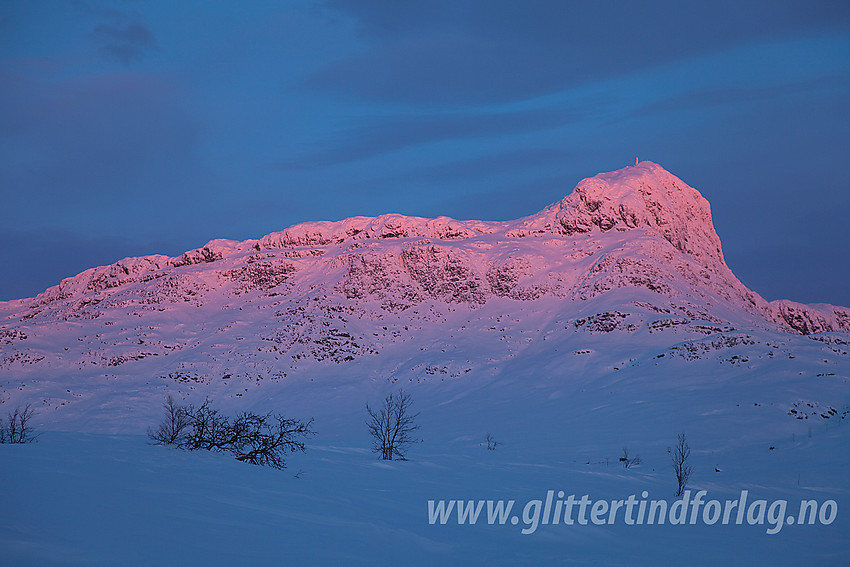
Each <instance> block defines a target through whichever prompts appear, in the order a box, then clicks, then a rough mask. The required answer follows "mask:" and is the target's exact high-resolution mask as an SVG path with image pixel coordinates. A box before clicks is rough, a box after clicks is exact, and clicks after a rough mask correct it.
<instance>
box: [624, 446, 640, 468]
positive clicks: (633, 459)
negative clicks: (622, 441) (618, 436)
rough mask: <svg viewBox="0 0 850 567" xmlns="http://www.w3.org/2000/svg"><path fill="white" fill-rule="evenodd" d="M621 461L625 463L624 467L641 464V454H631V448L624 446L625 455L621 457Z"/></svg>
mask: <svg viewBox="0 0 850 567" xmlns="http://www.w3.org/2000/svg"><path fill="white" fill-rule="evenodd" d="M620 462H621V463H623V468H627V469H628V468H630V467H633V466H635V465H639V464H640V455H634V456H631V455H629V448H628V447H623V456H622V457H620Z"/></svg>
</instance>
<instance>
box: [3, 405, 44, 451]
mask: <svg viewBox="0 0 850 567" xmlns="http://www.w3.org/2000/svg"><path fill="white" fill-rule="evenodd" d="M33 415H35V410H34V409H32V407H30V405H29V404H27V405H26V406H24V408H23V409H21V408H20V407H17V408H15V411H13V412H12V413H10V414H8V415H7V416H6V422H5V423H3V424H2V427H0V443H32V442H33V441H35V439H36V437H37V436H36V435H34V434H33V431H32V428H31V427H30V424H29V422H30V419H32V416H33Z"/></svg>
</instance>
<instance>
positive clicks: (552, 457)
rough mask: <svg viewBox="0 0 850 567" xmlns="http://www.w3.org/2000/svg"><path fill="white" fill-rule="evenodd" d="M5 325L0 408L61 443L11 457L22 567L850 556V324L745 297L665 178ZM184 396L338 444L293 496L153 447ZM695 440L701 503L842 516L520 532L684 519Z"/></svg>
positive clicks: (257, 257)
mask: <svg viewBox="0 0 850 567" xmlns="http://www.w3.org/2000/svg"><path fill="white" fill-rule="evenodd" d="M0 317H2V319H0V401H2V404H0V410H2V413H3V414H5V413H6V412H7V411H8V410H11V409H13V408H15V407H17V406H21V405H24V404H26V403H31V404H32V405H33V407H35V408H36V410H37V412H38V413H37V414H36V418H35V426H36V428H37V429H38V430H39V431H41V432H42V435H41V437H40V438H39V440H38V442H37V443H33V444H29V445H0V485H2V486H3V487H4V491H3V495H2V499H0V564H3V565H7V564H8V565H117V564H121V565H151V564H158V565H192V564H198V565H234V564H257V565H288V564H292V565H298V564H317V565H343V564H346V565H347V564H353V565H356V564H364V565H366V564H369V565H372V564H386V565H435V564H457V565H472V564H485V563H486V564H504V565H513V564H535V565H565V564H567V565H569V564H574V565H661V564H672V563H674V562H675V563H681V564H688V565H717V564H724V565H728V564H733V565H754V564H776V565H791V564H794V565H798V564H800V563H805V564H818V565H844V564H846V561H847V560H848V558H850V539H848V538H847V535H846V534H847V533H850V520H848V511H850V499H848V491H849V490H850V483H848V481H847V479H848V478H850V454H848V452H847V447H848V441H850V413H848V412H850V356H848V351H850V334H848V329H850V311H848V309H846V308H843V307H835V306H830V305H817V306H808V305H801V304H797V303H794V302H791V301H781V302H770V303H769V302H766V301H765V300H763V299H762V298H761V297H759V296H758V295H757V294H755V293H754V292H752V291H750V290H748V289H747V288H746V287H745V286H744V285H743V284H741V283H740V282H739V281H738V280H737V279H736V278H735V276H734V275H733V274H732V273H731V271H730V270H729V269H728V267H727V266H726V264H725V262H724V261H723V254H722V250H721V248H720V241H719V238H717V235H716V233H715V231H714V228H713V225H712V222H711V213H710V209H709V205H708V203H707V202H706V201H705V199H703V198H702V196H701V195H700V194H699V193H698V192H697V191H696V190H695V189H693V188H691V187H689V186H687V185H686V184H685V183H684V182H683V181H681V180H680V179H678V178H676V177H675V176H673V175H672V174H670V173H669V172H667V171H665V170H664V169H663V168H661V167H660V166H658V165H656V164H653V163H650V162H642V163H641V164H639V165H638V166H635V167H629V168H625V169H623V170H620V171H617V172H611V173H606V174H600V175H598V176H596V177H593V178H590V179H586V180H584V181H582V182H581V183H579V185H578V186H577V187H576V189H575V191H573V193H571V194H570V195H568V196H567V197H565V198H564V199H563V200H562V201H560V202H559V203H555V204H553V205H551V206H550V207H548V208H546V209H544V210H543V211H541V212H540V213H538V214H536V215H532V216H529V217H526V218H523V219H518V220H516V221H506V222H484V221H457V220H453V219H448V218H438V219H420V218H410V217H403V216H401V215H384V216H381V217H377V218H364V217H356V218H352V219H346V220H343V221H339V222H334V223H330V222H317V223H305V224H302V225H297V226H294V227H290V228H289V229H286V230H284V231H282V232H279V233H274V234H271V235H267V236H265V237H263V238H261V239H259V240H251V241H246V242H233V241H222V240H217V241H212V242H210V243H209V244H208V245H207V246H205V247H204V248H201V249H198V250H194V251H190V252H187V253H186V254H184V255H182V256H180V257H176V258H168V257H164V256H148V257H144V258H128V259H125V260H122V261H120V262H117V263H116V264H113V265H111V266H105V267H100V268H93V269H91V270H87V271H86V272H83V273H82V274H79V275H77V276H74V277H72V278H68V279H66V280H64V281H63V282H62V283H61V284H59V285H58V286H55V287H53V288H51V289H49V290H47V291H45V292H44V293H42V294H41V295H39V296H38V297H36V298H32V299H24V300H17V301H13V302H5V303H0ZM399 388H404V390H405V391H406V392H407V393H410V394H411V395H412V396H413V400H414V404H415V409H416V410H417V411H419V412H421V413H420V415H419V417H418V420H417V422H418V423H419V424H420V425H421V430H420V432H419V433H420V434H421V437H422V443H421V444H418V445H415V446H414V447H413V448H412V449H411V451H410V453H409V457H410V460H409V461H404V462H382V461H379V460H377V458H376V455H375V454H373V453H372V452H370V450H369V448H370V439H369V438H368V436H367V432H366V427H365V423H364V421H365V407H364V406H365V403H366V402H370V403H373V404H374V403H376V402H378V401H380V400H381V399H382V398H383V396H385V395H386V394H387V393H389V392H392V391H397V390H398V389H399ZM168 394H172V395H174V396H175V397H176V398H178V399H180V400H185V401H187V402H194V403H200V402H201V401H203V400H204V399H205V398H207V397H208V398H210V399H211V400H212V401H213V403H214V404H215V405H216V407H219V408H221V409H222V410H223V411H225V412H228V413H235V412H237V411H240V410H247V409H250V410H255V411H278V412H283V413H285V414H286V415H288V416H291V417H296V418H309V417H314V418H315V429H316V431H317V433H318V434H317V435H316V437H314V438H313V439H311V440H309V441H308V450H307V453H306V454H294V455H289V456H288V458H287V464H288V467H287V469H286V470H284V471H277V470H273V469H264V468H260V467H254V466H251V465H246V464H242V463H239V462H236V461H235V460H233V459H231V458H229V457H228V456H226V455H222V454H209V453H188V452H181V451H178V450H174V449H171V448H167V447H161V446H153V445H150V444H148V442H147V439H146V438H145V436H144V432H145V430H146V429H147V428H148V427H149V426H152V425H155V424H156V423H157V422H158V421H159V419H160V417H161V412H162V409H161V403H162V401H163V400H164V398H165V396H166V395H168ZM682 432H684V433H686V434H687V438H688V441H689V443H690V446H691V448H692V455H691V463H692V465H693V467H694V473H693V476H692V477H691V479H690V482H689V486H688V487H689V488H690V489H691V491H692V492H693V493H696V492H697V491H699V490H705V491H707V494H706V496H705V500H712V499H713V500H717V501H719V502H720V503H721V504H723V503H724V502H725V501H726V500H730V501H731V500H735V499H738V498H739V497H740V494H741V491H742V490H746V491H748V492H749V499H750V501H751V502H752V501H754V500H759V499H763V500H766V501H767V505H770V504H771V503H773V502H775V501H777V500H787V501H788V505H787V510H786V511H785V514H786V516H796V515H797V512H798V508H799V502H800V501H801V500H809V499H813V500H816V501H817V502H818V503H819V504H823V503H824V502H827V501H830V500H831V501H834V502H835V506H836V509H837V515H836V516H835V517H834V518H827V519H828V520H830V521H828V522H816V523H815V525H797V524H796V522H794V523H780V524H779V525H778V526H776V525H774V526H773V530H774V531H776V529H777V527H778V528H779V529H778V533H775V534H768V533H767V531H768V530H769V529H770V528H771V523H770V521H768V519H763V520H762V523H761V524H759V523H758V522H757V521H756V524H755V525H750V524H749V522H748V521H747V520H746V518H745V519H744V521H743V525H734V524H735V522H734V517H735V514H733V515H732V517H733V520H732V522H731V524H732V525H722V523H721V522H717V523H716V524H714V525H707V524H706V523H704V522H703V521H701V520H700V521H697V523H696V524H693V525H691V524H687V525H669V523H665V524H664V525H627V524H626V523H625V521H624V519H623V516H622V515H620V516H619V517H617V518H616V519H615V521H614V522H613V523H611V524H607V523H606V524H605V525H592V523H591V525H572V526H565V525H551V524H548V525H539V526H537V528H536V529H535V530H534V531H533V533H528V534H523V533H522V530H523V529H526V531H528V528H529V523H528V522H527V521H525V519H524V518H523V507H524V506H525V505H526V503H527V502H529V501H532V500H541V501H545V500H546V498H547V492H548V491H550V490H551V491H554V493H555V494H557V493H558V492H559V491H563V492H564V494H565V497H566V496H569V495H570V494H574V495H575V497H576V499H579V498H581V496H582V495H585V494H587V495H588V496H589V498H590V499H592V500H606V501H608V502H609V503H610V501H612V500H614V501H617V500H625V499H627V498H628V497H629V496H630V495H635V496H636V498H637V499H641V497H642V496H641V495H642V493H643V492H644V491H646V492H647V493H648V498H647V500H653V499H655V500H659V499H662V500H663V499H666V500H667V501H668V503H670V504H672V503H673V502H674V498H673V495H674V492H675V479H674V476H673V470H672V467H671V464H670V456H669V454H668V449H669V448H670V447H672V446H673V445H674V444H675V442H676V436H677V434H679V433H682ZM487 433H491V434H492V435H493V437H495V439H496V440H497V441H499V442H500V443H501V444H500V445H499V446H498V447H497V448H496V450H493V451H490V450H487V448H486V445H485V443H484V440H485V436H486V434H487ZM623 447H628V448H629V450H630V453H631V454H632V455H634V454H639V455H640V456H641V460H642V462H641V463H640V464H639V465H637V466H633V467H631V468H628V469H626V468H624V467H623V466H622V465H621V464H620V462H619V458H620V457H621V456H622V451H623ZM499 499H504V500H511V499H512V500H515V505H514V506H515V507H514V509H513V512H512V514H513V515H516V516H517V523H516V524H512V523H511V521H510V520H508V521H507V522H506V523H505V525H487V521H486V510H485V511H484V512H482V516H481V517H480V518H479V520H478V522H477V523H476V524H475V525H469V524H468V522H467V523H465V524H464V525H459V521H458V516H457V513H456V511H455V513H454V514H453V515H452V516H451V517H449V518H448V521H447V522H446V523H445V524H444V525H441V523H440V522H439V521H437V522H436V523H435V524H433V525H432V524H431V523H429V509H428V501H429V500H446V501H448V500H464V501H470V500H473V501H477V500H499ZM828 511H829V510H826V512H828ZM757 512H758V510H757V509H756V510H754V514H757ZM828 515H829V514H827V516H828ZM825 517H826V516H825ZM698 520H699V518H698ZM756 520H757V518H756ZM775 523H776V522H774V524H775Z"/></svg>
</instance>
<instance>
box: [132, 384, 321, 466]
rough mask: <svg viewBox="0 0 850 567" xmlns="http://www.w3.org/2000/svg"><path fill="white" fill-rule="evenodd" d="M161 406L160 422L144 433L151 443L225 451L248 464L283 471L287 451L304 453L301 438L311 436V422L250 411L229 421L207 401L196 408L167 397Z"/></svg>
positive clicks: (193, 449) (189, 448) (195, 449)
mask: <svg viewBox="0 0 850 567" xmlns="http://www.w3.org/2000/svg"><path fill="white" fill-rule="evenodd" d="M163 407H164V408H165V418H164V420H163V422H162V423H161V424H160V425H159V427H158V428H157V429H156V430H155V431H149V432H148V435H149V436H150V437H151V439H153V440H154V441H155V442H157V443H160V444H163V445H176V446H177V447H179V448H181V449H186V450H188V451H197V450H199V449H204V450H207V451H221V452H227V453H231V454H232V455H233V456H234V457H235V458H236V460H237V461H242V462H244V463H251V464H252V465H261V466H269V467H273V468H276V469H283V468H286V461H285V460H284V455H285V454H286V453H287V451H289V452H293V451H302V452H303V451H305V450H306V445H305V443H304V439H306V438H307V437H310V436H312V435H314V434H315V432H314V431H313V430H312V428H311V426H312V423H313V420H312V419H310V420H308V421H301V420H298V419H290V418H287V417H284V416H283V415H280V414H273V413H267V414H256V413H253V412H240V413H239V414H238V415H237V416H236V417H235V418H234V419H230V418H228V417H227V416H225V415H222V414H221V413H219V411H218V410H217V409H215V408H213V407H212V405H211V404H210V401H209V400H205V401H204V403H203V404H201V405H200V406H198V407H197V408H196V407H195V406H193V405H191V404H189V405H185V406H181V405H179V404H177V403H176V402H175V401H174V400H173V399H172V398H171V396H169V397H168V398H167V399H166V401H165V404H163Z"/></svg>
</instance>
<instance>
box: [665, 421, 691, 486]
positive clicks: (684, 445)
mask: <svg viewBox="0 0 850 567" xmlns="http://www.w3.org/2000/svg"><path fill="white" fill-rule="evenodd" d="M676 440H677V441H676V446H675V447H674V448H673V451H672V452H671V453H670V457H671V459H672V460H673V472H675V473H676V496H677V497H679V496H681V495H682V493H684V492H685V487H686V486H687V485H688V479H689V478H690V477H691V473H692V472H693V470H694V469H693V467H692V466H691V465H690V464H689V463H688V458H689V457H690V456H691V448H690V446H689V445H688V441H687V439H685V434H684V433H680V434H679V435H678V436H677V438H676Z"/></svg>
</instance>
